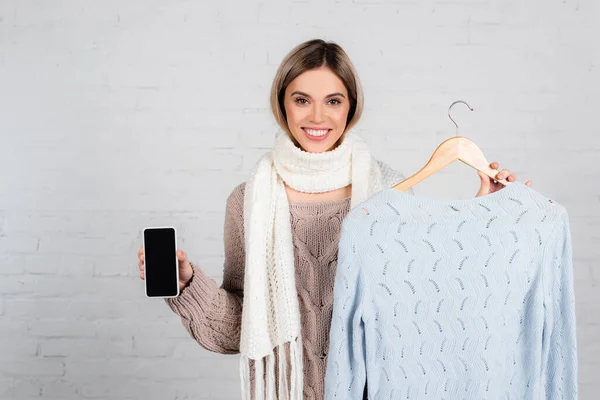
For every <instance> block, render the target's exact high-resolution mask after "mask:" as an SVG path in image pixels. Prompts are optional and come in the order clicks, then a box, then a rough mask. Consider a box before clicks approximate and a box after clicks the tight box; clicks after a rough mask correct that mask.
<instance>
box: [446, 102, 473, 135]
mask: <svg viewBox="0 0 600 400" xmlns="http://www.w3.org/2000/svg"><path fill="white" fill-rule="evenodd" d="M456 103H463V104H465V105H466V106H467V107H469V110H471V111H473V107H471V106H470V105H468V104H467V102H466V101H463V100H456V101H455V102H454V103H452V104H450V108H448V117H449V118H450V121H452V122H453V123H454V126H456V136H458V125H457V124H456V121H454V119H452V115H450V110H451V109H452V107H453V106H454V105H455V104H456Z"/></svg>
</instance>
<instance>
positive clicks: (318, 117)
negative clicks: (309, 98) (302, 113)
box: [311, 104, 325, 124]
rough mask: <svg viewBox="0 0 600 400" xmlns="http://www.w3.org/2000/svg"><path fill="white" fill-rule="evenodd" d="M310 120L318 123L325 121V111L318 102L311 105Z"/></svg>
mask: <svg viewBox="0 0 600 400" xmlns="http://www.w3.org/2000/svg"><path fill="white" fill-rule="evenodd" d="M311 122H313V123H315V124H320V123H322V122H325V112H324V110H323V106H322V105H320V104H315V105H313V108H312V115H311Z"/></svg>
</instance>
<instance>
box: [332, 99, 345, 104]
mask: <svg viewBox="0 0 600 400" xmlns="http://www.w3.org/2000/svg"><path fill="white" fill-rule="evenodd" d="M329 103H331V104H342V102H341V101H340V100H339V99H331V100H329Z"/></svg>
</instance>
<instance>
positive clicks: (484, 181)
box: [475, 161, 531, 197]
mask: <svg viewBox="0 0 600 400" xmlns="http://www.w3.org/2000/svg"><path fill="white" fill-rule="evenodd" d="M499 167H500V166H499V165H498V163H497V162H496V161H494V162H493V163H491V164H490V168H492V169H496V170H497V169H498V168H499ZM477 175H479V178H480V179H481V187H480V188H479V191H478V192H477V194H476V195H475V197H479V196H485V195H486V194H490V193H494V192H495V191H497V190H500V189H502V188H503V187H504V185H503V184H501V183H500V182H496V181H495V180H494V179H492V178H490V177H489V176H487V175H485V174H484V173H483V172H480V171H477ZM505 178H506V180H507V181H509V182H514V181H516V180H517V175H515V174H511V173H510V171H509V170H507V169H503V170H502V171H500V172H499V173H498V175H496V179H505ZM525 185H527V186H531V181H527V182H525Z"/></svg>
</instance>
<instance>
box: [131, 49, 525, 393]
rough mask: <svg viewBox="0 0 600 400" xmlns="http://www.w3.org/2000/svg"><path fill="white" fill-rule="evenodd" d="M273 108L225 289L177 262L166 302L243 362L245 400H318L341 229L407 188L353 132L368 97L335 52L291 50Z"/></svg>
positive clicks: (242, 198)
mask: <svg viewBox="0 0 600 400" xmlns="http://www.w3.org/2000/svg"><path fill="white" fill-rule="evenodd" d="M270 97H271V108H272V112H273V115H274V117H275V120H276V121H277V123H278V124H279V126H280V127H281V129H280V132H277V134H276V135H275V145H274V147H273V149H272V151H269V152H266V153H265V154H264V155H263V156H262V157H261V158H260V160H259V161H258V163H257V164H256V167H255V168H254V169H253V171H252V174H251V175H250V177H249V178H248V180H247V181H246V182H242V183H241V184H239V185H238V186H237V187H235V188H234V189H233V191H232V192H231V194H230V196H229V197H228V199H227V205H226V211H225V226H224V228H225V229H224V250H225V257H224V266H223V284H222V285H221V286H219V285H218V284H217V283H216V282H215V281H214V280H212V279H210V278H209V277H208V276H207V275H206V273H205V272H204V271H203V269H201V268H200V267H198V266H197V265H193V264H192V263H191V262H190V261H189V260H188V259H187V255H186V254H185V253H184V252H183V251H181V250H180V252H179V253H178V257H179V276H180V277H182V278H181V282H180V287H181V294H180V295H179V296H178V297H176V298H169V299H166V302H167V303H168V304H169V306H170V307H171V309H172V310H173V311H174V312H175V313H177V314H178V315H179V316H180V317H181V320H182V323H183V325H184V326H185V327H186V329H187V330H188V332H189V333H190V335H191V336H192V337H193V338H194V339H195V340H196V341H197V342H198V343H199V344H200V345H202V346H203V347H205V348H206V349H208V350H210V351H214V352H218V353H223V354H240V376H241V384H242V387H241V389H242V394H243V396H244V397H243V398H244V399H256V400H262V399H269V400H270V399H276V398H278V399H288V400H301V399H313V400H321V399H323V395H324V390H325V369H326V364H327V357H328V352H329V331H330V327H331V318H332V309H333V287H334V278H335V273H336V268H337V253H338V242H339V239H340V231H341V226H342V221H343V220H344V218H345V217H346V215H347V213H348V212H349V211H350V210H351V209H352V208H353V207H355V206H356V205H358V204H360V203H361V202H362V201H364V200H366V199H367V198H369V197H370V196H372V195H373V194H374V193H376V192H377V191H379V190H381V189H383V188H390V187H392V186H393V185H395V184H397V183H399V182H400V181H402V180H403V179H404V177H403V175H402V174H400V173H399V172H397V171H394V170H393V169H392V168H391V167H389V166H387V165H386V164H385V163H383V162H381V161H379V160H377V159H375V157H373V156H372V154H371V152H370V150H369V147H368V145H367V144H366V142H365V141H364V140H363V139H362V138H361V137H360V136H359V135H357V134H356V133H354V132H352V127H353V126H355V125H356V123H357V122H358V120H359V119H360V116H361V114H362V109H363V92H362V88H361V85H360V81H359V79H358V77H357V74H356V71H355V68H354V67H353V65H352V63H351V62H350V59H349V58H348V56H347V55H346V53H345V52H344V50H343V49H342V48H341V47H340V46H338V45H337V44H335V43H332V42H325V41H323V40H319V39H317V40H310V41H308V42H305V43H302V44H300V45H299V46H296V47H295V48H294V49H292V51H290V53H289V54H288V55H287V56H286V57H285V58H284V60H283V61H282V63H281V65H280V66H279V68H278V70H277V73H276V75H275V78H274V81H273V85H272V88H271V94H270ZM492 168H495V167H494V166H493V167H492ZM500 174H501V175H502V174H504V176H505V177H506V176H508V175H509V174H508V171H506V170H504V171H502V172H501V173H500ZM511 178H512V180H514V179H516V177H514V176H509V177H508V179H509V180H511ZM482 179H483V178H482ZM485 179H486V180H487V181H486V182H487V185H488V186H487V187H484V186H482V189H485V190H487V188H489V187H490V182H489V178H487V177H485ZM482 185H483V181H482ZM138 256H139V257H140V270H142V275H141V277H142V278H143V277H144V275H143V268H144V267H143V249H140V253H139V255H138ZM365 392H366V391H365Z"/></svg>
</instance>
